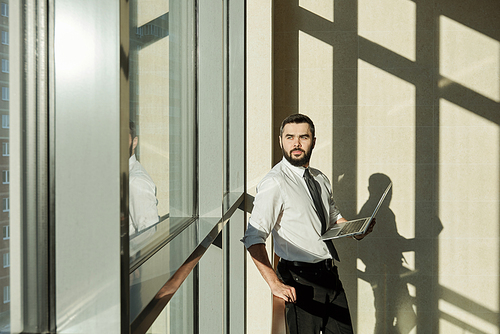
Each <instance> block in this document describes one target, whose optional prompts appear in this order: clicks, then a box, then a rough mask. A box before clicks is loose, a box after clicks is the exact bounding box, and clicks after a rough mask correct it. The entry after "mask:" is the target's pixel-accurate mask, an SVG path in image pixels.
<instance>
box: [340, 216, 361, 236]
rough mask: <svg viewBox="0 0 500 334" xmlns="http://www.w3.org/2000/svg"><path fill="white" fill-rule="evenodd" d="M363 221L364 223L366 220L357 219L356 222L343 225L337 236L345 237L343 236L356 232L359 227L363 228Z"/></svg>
mask: <svg viewBox="0 0 500 334" xmlns="http://www.w3.org/2000/svg"><path fill="white" fill-rule="evenodd" d="M365 221H366V218H365V219H358V220H354V221H352V222H351V223H349V224H346V225H344V227H342V229H341V230H340V232H339V234H338V235H345V234H349V233H354V232H358V231H359V230H360V229H361V227H363V224H364V223H365Z"/></svg>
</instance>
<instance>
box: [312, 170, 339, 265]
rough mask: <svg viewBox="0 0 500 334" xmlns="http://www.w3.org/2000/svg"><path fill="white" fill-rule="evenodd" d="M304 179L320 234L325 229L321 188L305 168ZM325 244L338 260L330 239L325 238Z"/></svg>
mask: <svg viewBox="0 0 500 334" xmlns="http://www.w3.org/2000/svg"><path fill="white" fill-rule="evenodd" d="M304 179H305V181H306V184H307V188H308V189H309V193H310V194H311V197H312V199H313V202H314V207H315V208H316V213H317V214H318V218H319V220H320V221H321V234H323V233H325V231H326V217H325V207H324V206H323V202H322V201H321V188H320V185H319V183H318V182H317V181H316V180H315V179H314V178H313V177H312V175H311V173H309V169H308V168H306V170H305V172H304ZM325 243H326V246H327V247H328V250H329V251H330V253H331V254H332V257H333V258H334V259H335V260H337V261H340V259H339V255H338V254H337V250H336V249H335V246H333V242H332V241H331V240H325Z"/></svg>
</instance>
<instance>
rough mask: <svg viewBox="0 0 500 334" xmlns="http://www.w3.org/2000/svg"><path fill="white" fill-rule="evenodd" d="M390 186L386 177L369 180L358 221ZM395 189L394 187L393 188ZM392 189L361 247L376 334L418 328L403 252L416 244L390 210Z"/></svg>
mask: <svg viewBox="0 0 500 334" xmlns="http://www.w3.org/2000/svg"><path fill="white" fill-rule="evenodd" d="M390 182H391V179H390V178H389V177H388V176H387V175H385V174H380V173H377V174H373V175H371V176H370V179H369V185H368V190H369V192H370V196H369V198H368V200H367V201H366V203H365V204H364V205H363V207H362V208H361V211H360V212H359V217H369V216H370V215H371V214H372V213H373V210H374V209H375V207H376V206H377V203H378V201H379V199H380V197H381V196H382V193H383V192H384V190H385V189H386V187H387V186H388V185H389V183H390ZM393 188H394V187H393ZM391 199H392V189H391V190H390V191H389V193H388V194H387V197H386V199H385V200H384V202H383V203H382V205H381V207H380V209H379V211H378V213H377V225H376V227H375V229H374V231H373V233H372V235H370V238H366V239H365V240H363V242H362V243H359V257H360V259H361V260H362V261H363V263H364V264H365V266H366V269H365V273H364V274H363V275H360V277H361V278H362V279H364V280H366V281H367V282H369V283H370V284H371V286H372V289H373V296H374V303H375V317H376V324H375V329H374V333H375V334H392V333H397V334H407V333H409V332H410V331H411V330H412V328H414V327H415V325H416V314H415V311H414V309H413V303H414V301H413V297H411V296H410V293H409V290H408V286H407V282H408V277H409V276H410V275H411V274H412V272H411V270H409V269H407V268H405V267H404V266H403V264H404V263H405V262H406V260H405V258H404V255H403V252H405V251H408V250H411V248H412V247H411V245H412V244H413V240H410V239H406V238H404V237H402V236H401V235H400V234H399V233H398V230H397V226H396V216H395V215H394V212H392V210H391V209H390V208H389V204H390V202H391Z"/></svg>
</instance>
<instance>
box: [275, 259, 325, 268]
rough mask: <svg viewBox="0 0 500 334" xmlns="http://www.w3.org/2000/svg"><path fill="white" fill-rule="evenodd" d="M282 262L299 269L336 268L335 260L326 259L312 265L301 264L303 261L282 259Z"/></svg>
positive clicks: (307, 263)
mask: <svg viewBox="0 0 500 334" xmlns="http://www.w3.org/2000/svg"><path fill="white" fill-rule="evenodd" d="M280 261H281V262H283V263H284V264H286V265H287V266H292V267H298V268H327V269H332V268H333V267H335V261H334V260H333V259H326V260H322V261H319V262H315V263H311V262H301V261H288V260H285V259H281V260H280Z"/></svg>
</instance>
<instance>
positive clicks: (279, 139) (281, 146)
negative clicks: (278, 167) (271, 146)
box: [278, 136, 283, 149]
mask: <svg viewBox="0 0 500 334" xmlns="http://www.w3.org/2000/svg"><path fill="white" fill-rule="evenodd" d="M278 141H279V143H280V148H281V149H283V143H282V142H281V136H279V137H278Z"/></svg>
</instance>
